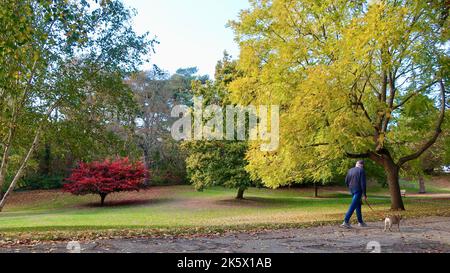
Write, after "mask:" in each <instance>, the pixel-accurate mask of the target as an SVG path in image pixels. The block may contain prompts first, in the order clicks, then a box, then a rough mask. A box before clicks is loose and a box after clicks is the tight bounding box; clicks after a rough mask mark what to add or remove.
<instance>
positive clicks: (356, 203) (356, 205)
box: [345, 191, 364, 224]
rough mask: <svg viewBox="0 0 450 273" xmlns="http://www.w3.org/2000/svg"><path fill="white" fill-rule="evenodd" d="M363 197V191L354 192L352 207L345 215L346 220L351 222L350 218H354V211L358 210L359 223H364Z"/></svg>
mask: <svg viewBox="0 0 450 273" xmlns="http://www.w3.org/2000/svg"><path fill="white" fill-rule="evenodd" d="M361 197H362V192H360V191H358V192H355V193H353V200H352V204H351V205H350V208H349V209H348V212H347V214H346V215H345V222H346V223H347V224H348V223H350V218H352V215H353V213H354V212H355V210H356V216H357V217H358V223H364V221H363V217H362V212H361Z"/></svg>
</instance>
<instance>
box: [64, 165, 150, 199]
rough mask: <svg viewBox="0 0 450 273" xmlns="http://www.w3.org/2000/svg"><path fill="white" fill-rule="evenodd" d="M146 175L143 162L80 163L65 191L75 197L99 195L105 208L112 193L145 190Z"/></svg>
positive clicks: (65, 186) (69, 179)
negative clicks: (108, 196) (107, 197)
mask: <svg viewBox="0 0 450 273" xmlns="http://www.w3.org/2000/svg"><path fill="white" fill-rule="evenodd" d="M145 174H146V171H145V168H144V165H143V164H142V163H141V162H137V163H131V162H130V161H129V159H128V158H118V159H116V160H114V161H110V160H108V159H107V160H105V161H96V162H92V163H80V164H79V166H78V168H76V169H74V170H73V171H72V174H71V176H70V177H69V178H67V179H66V181H68V182H69V183H67V184H65V185H64V191H66V192H70V193H72V194H75V195H86V194H98V195H100V198H101V205H102V206H103V204H104V202H105V198H106V196H107V195H108V194H110V193H113V192H123V191H139V189H141V188H143V187H144V179H145Z"/></svg>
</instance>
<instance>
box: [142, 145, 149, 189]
mask: <svg viewBox="0 0 450 273" xmlns="http://www.w3.org/2000/svg"><path fill="white" fill-rule="evenodd" d="M142 150H143V152H144V167H145V178H144V185H145V186H146V187H148V186H150V184H151V183H150V176H149V173H150V168H151V166H150V165H151V159H150V153H149V151H148V150H147V148H145V147H143V148H142Z"/></svg>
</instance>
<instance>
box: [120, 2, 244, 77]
mask: <svg viewBox="0 0 450 273" xmlns="http://www.w3.org/2000/svg"><path fill="white" fill-rule="evenodd" d="M124 3H125V5H127V6H129V7H132V8H135V9H136V10H137V12H138V15H137V16H136V17H135V18H134V26H135V30H136V31H137V32H138V33H144V32H146V31H149V32H150V33H151V35H152V36H153V35H155V36H157V39H158V40H159V41H160V42H161V44H160V45H158V46H157V47H156V54H155V55H153V57H152V62H151V63H152V64H156V65H158V66H159V67H160V68H162V69H164V70H168V71H169V72H171V73H174V72H175V71H176V70H177V69H178V68H180V67H192V66H197V67H198V68H199V74H209V75H210V76H211V77H213V76H214V69H215V65H216V62H217V61H218V60H219V59H221V58H222V55H223V51H224V50H227V51H228V52H229V53H230V54H231V55H232V56H233V57H237V56H238V54H239V50H238V46H237V45H236V43H235V42H234V40H233V37H234V36H233V31H232V30H231V29H229V28H226V26H225V25H226V24H227V22H228V21H229V20H231V19H236V18H237V16H238V14H239V11H240V10H241V9H244V8H247V7H248V6H249V4H248V1H247V0H124Z"/></svg>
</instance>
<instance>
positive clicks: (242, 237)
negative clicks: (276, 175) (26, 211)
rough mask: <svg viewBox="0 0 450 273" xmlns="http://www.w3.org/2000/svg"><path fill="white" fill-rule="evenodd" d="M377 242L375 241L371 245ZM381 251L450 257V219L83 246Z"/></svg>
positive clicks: (61, 247) (62, 247)
mask: <svg viewBox="0 0 450 273" xmlns="http://www.w3.org/2000/svg"><path fill="white" fill-rule="evenodd" d="M370 242H372V243H370ZM369 243H370V244H372V245H374V246H375V249H377V246H379V247H380V251H381V252H413V253H414V252H447V253H450V218H448V217H428V218H422V219H412V220H404V221H403V222H402V226H401V232H398V231H397V230H396V229H395V228H394V229H393V232H383V223H381V222H376V223H369V227H368V228H357V227H355V228H353V229H352V230H344V229H341V228H339V227H336V226H325V227H314V228H305V229H289V230H273V231H266V232H261V233H234V234H231V233H230V234H225V235H222V236H216V237H199V238H176V237H174V238H148V239H142V238H141V239H114V240H100V241H95V242H88V243H81V252H88V253H92V252H94V253H96V252H119V253H120V252H122V253H124V252H133V253H134V252H140V253H142V252H143V253H160V252H163V253H165V252H175V253H192V252H194V253H198V252H200V253H212V252H220V253H247V252H249V253H253V252H262V253H299V252H300V253H302V252H313V253H317V252H318V253H320V252H327V253H328V252H352V253H360V252H370V251H371V250H368V249H367V245H368V244H369ZM66 247H67V243H43V244H38V245H35V246H20V247H12V248H2V249H0V252H68V250H67V248H66Z"/></svg>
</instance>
